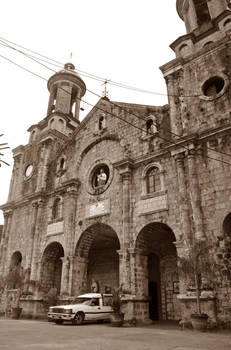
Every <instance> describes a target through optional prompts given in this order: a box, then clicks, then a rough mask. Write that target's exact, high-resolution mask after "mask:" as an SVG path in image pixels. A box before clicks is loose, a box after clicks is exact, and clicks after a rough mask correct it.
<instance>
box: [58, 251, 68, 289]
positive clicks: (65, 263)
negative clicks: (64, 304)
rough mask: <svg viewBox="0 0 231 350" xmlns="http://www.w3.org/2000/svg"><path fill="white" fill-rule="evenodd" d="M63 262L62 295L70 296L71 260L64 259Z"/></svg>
mask: <svg viewBox="0 0 231 350" xmlns="http://www.w3.org/2000/svg"><path fill="white" fill-rule="evenodd" d="M61 260H62V277H61V288H60V295H62V294H68V295H69V270H70V258H69V257H63V258H61Z"/></svg>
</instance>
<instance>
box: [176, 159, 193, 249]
mask: <svg viewBox="0 0 231 350" xmlns="http://www.w3.org/2000/svg"><path fill="white" fill-rule="evenodd" d="M184 158H185V154H184V153H179V154H176V155H175V162H176V169H177V178H178V193H179V210H180V219H181V227H182V230H183V232H182V233H183V239H185V240H186V241H187V242H188V243H190V241H191V225H190V213H189V206H188V200H189V198H188V194H187V188H186V183H185V180H186V174H185V170H184Z"/></svg>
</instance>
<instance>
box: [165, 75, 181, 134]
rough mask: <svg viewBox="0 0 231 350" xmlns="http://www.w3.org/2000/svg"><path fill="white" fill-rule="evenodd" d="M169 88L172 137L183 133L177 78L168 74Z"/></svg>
mask: <svg viewBox="0 0 231 350" xmlns="http://www.w3.org/2000/svg"><path fill="white" fill-rule="evenodd" d="M165 79H166V83H167V89H168V101H169V107H170V121H171V131H172V133H173V135H170V136H171V137H173V138H174V137H175V138H176V137H177V136H178V137H179V136H180V135H181V128H180V120H179V111H178V108H177V104H178V95H179V93H178V91H177V89H176V78H175V77H174V76H173V75H168V76H166V77H165Z"/></svg>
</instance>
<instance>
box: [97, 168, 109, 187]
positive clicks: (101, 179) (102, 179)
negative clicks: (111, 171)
mask: <svg viewBox="0 0 231 350" xmlns="http://www.w3.org/2000/svg"><path fill="white" fill-rule="evenodd" d="M106 182H107V174H106V173H105V171H104V170H103V168H101V169H100V170H99V173H98V174H97V175H96V187H98V186H103V185H105V184H106Z"/></svg>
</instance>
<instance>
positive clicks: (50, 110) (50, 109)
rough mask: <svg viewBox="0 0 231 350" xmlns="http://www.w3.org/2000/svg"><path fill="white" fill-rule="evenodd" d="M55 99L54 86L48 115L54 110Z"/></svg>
mask: <svg viewBox="0 0 231 350" xmlns="http://www.w3.org/2000/svg"><path fill="white" fill-rule="evenodd" d="M54 101H55V90H54V88H53V89H52V90H51V92H50V98H49V103H48V108H47V116H48V115H50V114H51V113H52V111H53V106H54Z"/></svg>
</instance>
